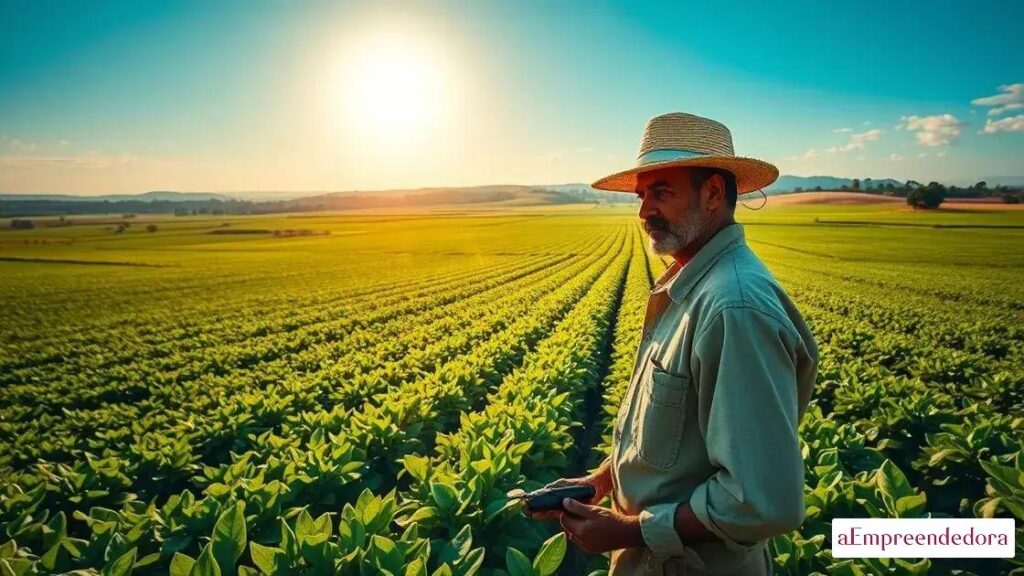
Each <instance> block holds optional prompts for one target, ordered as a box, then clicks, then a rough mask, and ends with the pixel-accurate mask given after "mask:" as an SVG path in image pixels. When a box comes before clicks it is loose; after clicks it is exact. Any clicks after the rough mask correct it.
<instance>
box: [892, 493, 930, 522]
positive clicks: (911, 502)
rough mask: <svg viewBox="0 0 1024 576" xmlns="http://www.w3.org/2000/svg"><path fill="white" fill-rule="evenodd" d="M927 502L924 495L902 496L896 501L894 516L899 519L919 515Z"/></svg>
mask: <svg viewBox="0 0 1024 576" xmlns="http://www.w3.org/2000/svg"><path fill="white" fill-rule="evenodd" d="M927 500H928V497H927V496H925V495H924V494H917V495H914V496H904V497H902V498H900V499H899V500H896V515H897V516H898V517H900V518H907V517H912V516H917V515H920V514H921V513H922V512H924V509H925V506H927V504H928V502H927Z"/></svg>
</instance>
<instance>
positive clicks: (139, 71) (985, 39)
mask: <svg viewBox="0 0 1024 576" xmlns="http://www.w3.org/2000/svg"><path fill="white" fill-rule="evenodd" d="M1021 22H1024V3H1022V2H1019V1H1000V0H996V1H990V2H967V1H964V2H951V1H943V0H935V1H929V2H904V1H899V0H895V1H889V2H882V1H874V0H865V1H864V2H821V1H820V0H819V1H813V2H812V1H807V2H804V1H793V2H763V1H759V0H752V1H745V0H744V1H736V2H729V3H728V4H725V3H719V2H713V1H705V2H673V3H664V4H660V3H638V2H628V3H627V2H621V3H615V2H604V1H600V0H588V1H574V0H562V1H559V2H550V1H529V0H524V1H517V2H487V1H474V2H446V1H441V0H438V1H432V2H406V3H398V2H350V1H334V2H315V1H312V0H303V1H299V2H285V1H283V0H277V1H261V0H246V1H229V0H216V1H212V2H210V1H196V2H172V1H167V2H157V1H133V0H124V1H117V2H102V1H98V0H97V1H95V2H80V1H68V2H60V1H53V0H13V1H12V0H0V192H7V193H69V194H85V195H95V194H107V193H137V192H145V191H149V190H182V191H203V192H213V191H217V192H241V191H289V190H290V191H332V190H374V189H389V188H413V187H427V186H468V185H484V184H557V183H569V182H587V183H589V182H592V181H594V180H596V179H598V178H599V177H601V176H604V175H606V174H609V173H612V172H615V171H618V170H622V169H625V168H628V167H631V166H632V165H634V164H635V161H636V155H637V149H638V147H639V143H640V136H641V132H642V129H643V126H644V123H645V122H646V121H647V119H648V118H650V117H652V116H656V115H658V114H662V113H665V112H671V111H684V112H690V113H693V114H698V115H701V116H706V117H709V118H714V119H715V120H718V121H720V122H722V123H724V124H725V125H727V126H728V127H729V128H730V130H731V132H732V135H733V140H734V144H735V149H736V152H737V154H740V155H745V156H754V157H758V158H762V159H765V160H767V161H769V162H772V163H774V164H776V165H777V166H778V167H779V168H780V170H781V171H782V173H783V174H794V175H805V176H806V175H832V176H844V177H851V178H852V177H859V178H876V179H877V178H890V177H891V178H896V179H898V180H906V179H914V180H918V181H924V182H927V181H931V180H938V181H943V182H972V181H975V180H976V179H981V178H985V177H993V176H1022V175H1024V162H1022V159H1024V58H1022V55H1024V53H1022V51H1021V48H1020V38H1021V29H1022V26H1021Z"/></svg>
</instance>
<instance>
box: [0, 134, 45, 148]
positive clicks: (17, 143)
mask: <svg viewBox="0 0 1024 576" xmlns="http://www.w3.org/2000/svg"><path fill="white" fill-rule="evenodd" d="M0 141H2V142H3V144H5V145H6V146H7V147H9V148H13V149H14V150H19V151H22V152H32V151H34V150H35V149H36V148H38V147H39V145H38V144H36V143H35V142H29V141H28V140H22V139H21V138H10V137H8V136H4V137H3V138H2V139H0Z"/></svg>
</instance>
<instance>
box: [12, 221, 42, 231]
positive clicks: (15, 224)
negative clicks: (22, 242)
mask: <svg viewBox="0 0 1024 576" xmlns="http://www.w3.org/2000/svg"><path fill="white" fill-rule="evenodd" d="M35 227H36V225H35V224H34V223H33V222H32V221H31V220H18V219H14V220H11V228H13V229H15V230H31V229H33V228H35Z"/></svg>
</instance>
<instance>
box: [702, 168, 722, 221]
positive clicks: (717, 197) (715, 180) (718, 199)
mask: <svg viewBox="0 0 1024 576" xmlns="http://www.w3.org/2000/svg"><path fill="white" fill-rule="evenodd" d="M700 187H701V195H702V196H704V202H705V206H707V207H708V210H710V211H712V212H713V211H715V210H717V209H718V207H719V206H721V205H723V204H725V202H726V199H725V179H724V178H722V175H721V174H712V175H711V177H710V178H708V179H706V180H704V183H703V184H701V186H700Z"/></svg>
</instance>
